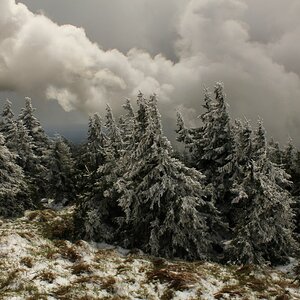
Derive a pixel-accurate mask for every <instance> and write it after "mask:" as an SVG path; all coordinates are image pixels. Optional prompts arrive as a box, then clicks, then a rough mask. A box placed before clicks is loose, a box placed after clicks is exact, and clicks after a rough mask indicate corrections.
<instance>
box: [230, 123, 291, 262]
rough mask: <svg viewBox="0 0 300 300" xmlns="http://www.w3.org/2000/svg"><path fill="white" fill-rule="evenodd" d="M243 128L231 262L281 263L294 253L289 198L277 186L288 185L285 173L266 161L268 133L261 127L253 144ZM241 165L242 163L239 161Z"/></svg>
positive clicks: (260, 125) (234, 201) (236, 184)
mask: <svg viewBox="0 0 300 300" xmlns="http://www.w3.org/2000/svg"><path fill="white" fill-rule="evenodd" d="M249 135H250V132H249V129H247V128H244V130H243V134H242V135H241V137H243V140H242V139H240V146H241V148H240V150H242V149H249V148H252V150H251V151H250V150H247V151H246V152H245V154H246V153H251V152H252V155H248V154H247V155H242V157H244V159H243V160H242V164H241V165H242V168H241V170H242V174H241V175H242V176H241V177H240V179H239V180H238V181H237V182H235V185H234V190H235V191H234V192H235V194H236V197H235V198H234V199H233V201H232V203H233V205H236V208H235V212H236V216H237V218H236V220H235V227H234V232H233V234H234V237H233V239H232V240H231V241H230V242H229V243H228V248H227V254H228V259H229V260H230V261H231V262H233V263H238V264H246V263H257V264H262V263H265V262H271V263H274V264H276V263H280V262H283V261H284V260H285V259H286V258H287V257H288V256H289V255H292V254H293V253H294V250H295V247H296V242H295V240H294V238H293V233H292V232H293V228H294V225H293V213H292V210H291V197H290V194H289V193H288V192H287V191H286V190H285V189H284V188H282V187H281V186H280V185H279V184H278V182H285V181H287V176H286V174H285V172H284V171H283V170H282V169H280V168H279V167H278V166H277V165H274V164H273V163H272V162H271V161H270V160H269V159H268V157H267V143H266V138H265V130H264V128H263V126H262V123H261V122H260V123H259V126H258V129H257V131H256V132H255V137H254V140H253V144H252V143H251V139H250V137H249ZM239 163H240V161H239Z"/></svg>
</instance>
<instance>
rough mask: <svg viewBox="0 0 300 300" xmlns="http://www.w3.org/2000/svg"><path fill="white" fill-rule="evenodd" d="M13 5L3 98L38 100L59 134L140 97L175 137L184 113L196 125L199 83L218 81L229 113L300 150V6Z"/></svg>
mask: <svg viewBox="0 0 300 300" xmlns="http://www.w3.org/2000/svg"><path fill="white" fill-rule="evenodd" d="M17 2H18V3H16V2H15V1H14V0H1V1H0V90H1V91H2V92H0V99H1V100H2V101H3V100H4V99H5V97H7V96H10V98H11V101H12V102H13V103H14V106H15V107H16V109H18V108H19V107H20V106H21V104H20V103H21V102H22V101H23V100H22V98H23V97H24V96H30V97H32V98H33V101H34V104H35V106H36V107H37V108H38V113H39V116H40V118H41V120H42V122H43V123H44V124H45V126H46V127H47V128H50V129H51V130H52V131H53V130H58V131H59V130H62V131H63V132H66V131H68V133H67V134H69V132H70V131H72V129H71V128H72V127H74V128H76V129H75V130H73V131H75V134H76V133H77V131H78V130H79V129H78V128H79V126H80V124H84V123H86V120H87V117H86V116H87V115H88V114H89V113H91V112H94V111H99V112H100V113H101V112H102V111H103V108H104V106H105V103H107V102H109V103H110V104H111V105H112V107H113V108H114V109H115V110H116V111H117V110H119V106H120V104H121V103H122V101H123V100H124V98H126V97H130V98H131V99H133V101H134V100H135V95H136V94H137V91H138V90H142V91H143V92H144V93H145V94H146V95H149V94H150V93H152V92H156V93H157V94H158V96H159V99H160V107H161V113H162V115H163V118H164V124H165V129H166V131H167V132H168V133H169V132H170V131H171V130H173V128H171V126H170V124H171V125H172V126H174V123H172V120H174V119H175V114H176V110H177V109H178V108H179V109H180V110H181V111H182V112H183V114H184V116H185V117H186V119H187V122H188V123H190V125H193V121H192V120H193V118H194V117H196V116H197V115H198V114H199V113H200V112H201V104H202V98H203V97H202V89H203V86H204V85H207V86H211V87H213V85H214V83H215V82H216V81H223V82H224V84H225V88H226V94H227V101H228V103H229V104H230V113H231V115H232V117H241V118H243V117H244V116H246V117H247V118H249V119H250V120H251V121H252V123H253V124H254V123H255V121H256V120H257V118H258V117H261V118H263V120H264V123H265V127H266V129H267V131H268V135H269V137H270V136H274V137H275V138H276V139H279V140H280V142H282V143H284V142H285V141H286V140H287V139H288V137H289V136H291V137H292V138H293V139H294V141H295V143H296V144H298V145H300V137H299V135H298V131H299V128H300V59H299V53H300V40H299V38H300V21H299V20H300V19H299V13H300V1H299V0H284V1H283V0H264V1H261V0H176V1H174V0H164V1H161V0H152V1H147V0H130V1H128V0H109V1H107V0H85V1H80V0H22V1H17ZM25 5H26V6H25ZM7 91H11V92H7ZM50 99H52V100H50ZM53 99H55V100H53ZM170 121H171V122H170Z"/></svg>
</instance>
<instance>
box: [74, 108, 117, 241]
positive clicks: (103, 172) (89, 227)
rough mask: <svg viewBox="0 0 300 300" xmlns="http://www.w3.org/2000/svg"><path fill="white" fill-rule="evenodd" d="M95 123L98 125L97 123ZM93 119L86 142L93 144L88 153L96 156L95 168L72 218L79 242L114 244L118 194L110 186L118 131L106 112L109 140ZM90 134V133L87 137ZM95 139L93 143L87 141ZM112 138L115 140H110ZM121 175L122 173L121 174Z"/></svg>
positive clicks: (115, 158)
mask: <svg viewBox="0 0 300 300" xmlns="http://www.w3.org/2000/svg"><path fill="white" fill-rule="evenodd" d="M97 120H98V121H97ZM99 121H100V118H99V117H98V116H97V117H96V119H94V121H93V122H90V124H93V125H92V126H91V128H92V130H90V131H89V133H90V134H89V141H90V142H91V141H92V140H93V141H94V142H95V143H94V146H95V145H97V146H96V147H94V146H93V148H92V149H95V154H97V155H98V158H99V159H98V160H93V161H94V163H95V165H94V166H93V167H92V170H94V171H93V172H89V173H88V174H87V176H86V181H87V184H86V187H85V188H84V189H83V191H82V192H81V195H80V199H79V205H78V207H77V210H76V214H75V229H76V235H77V237H79V238H84V239H92V240H95V241H105V242H109V243H112V242H114V241H115V236H116V232H117V229H118V220H117V219H118V217H119V216H120V214H121V210H120V207H119V206H118V203H117V200H116V197H117V196H118V192H117V191H116V189H115V188H114V183H115V182H116V180H117V178H118V170H122V169H120V168H119V165H118V161H119V160H118V159H119V154H120V153H119V150H120V148H119V147H118V146H117V145H118V144H117V141H120V140H119V137H120V136H119V134H118V133H119V129H118V128H117V125H116V124H115V123H114V122H115V121H114V118H113V115H112V112H111V110H110V109H108V121H109V125H110V126H111V127H110V128H111V129H113V130H107V129H105V131H106V132H108V133H109V136H106V135H104V133H103V132H104V129H102V123H101V122H99ZM91 132H94V133H93V134H92V135H91ZM91 136H96V137H97V138H96V139H91ZM113 138H116V140H112V139H113ZM122 171H123V170H122Z"/></svg>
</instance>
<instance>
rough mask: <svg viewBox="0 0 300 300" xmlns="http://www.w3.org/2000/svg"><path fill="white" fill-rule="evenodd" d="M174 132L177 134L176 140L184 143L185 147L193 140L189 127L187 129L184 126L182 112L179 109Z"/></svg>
mask: <svg viewBox="0 0 300 300" xmlns="http://www.w3.org/2000/svg"><path fill="white" fill-rule="evenodd" d="M175 132H176V133H177V135H178V136H177V138H176V140H177V141H178V142H181V143H184V144H185V145H186V147H188V146H189V145H190V144H191V143H192V142H193V139H192V136H191V129H188V128H187V127H186V125H185V122H184V119H183V117H182V114H181V113H180V112H179V111H178V112H177V129H176V130H175Z"/></svg>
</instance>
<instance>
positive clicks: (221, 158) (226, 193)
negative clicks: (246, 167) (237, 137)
mask: <svg viewBox="0 0 300 300" xmlns="http://www.w3.org/2000/svg"><path fill="white" fill-rule="evenodd" d="M223 90H224V87H223V84H222V83H217V84H216V86H215V88H214V94H215V99H214V100H213V99H212V95H211V94H210V92H209V91H208V89H205V94H204V105H203V107H204V109H205V111H204V113H203V114H202V115H201V116H200V117H201V121H202V126H200V127H199V128H193V129H191V130H190V131H189V133H190V135H191V137H192V142H191V143H189V147H190V150H191V157H192V158H191V161H192V162H193V166H194V167H195V168H196V169H197V170H199V171H201V172H202V173H204V175H206V180H207V184H211V185H212V186H213V188H212V190H213V191H214V193H213V197H214V199H215V201H216V204H217V206H219V207H220V209H221V210H225V211H226V212H225V214H226V213H227V210H228V207H226V208H225V206H228V199H229V198H230V188H231V184H232V171H233V165H234V161H233V157H234V155H233V151H234V149H235V145H234V137H233V132H232V128H231V123H230V117H229V114H228V111H227V103H226V102H225V94H224V91H223Z"/></svg>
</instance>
